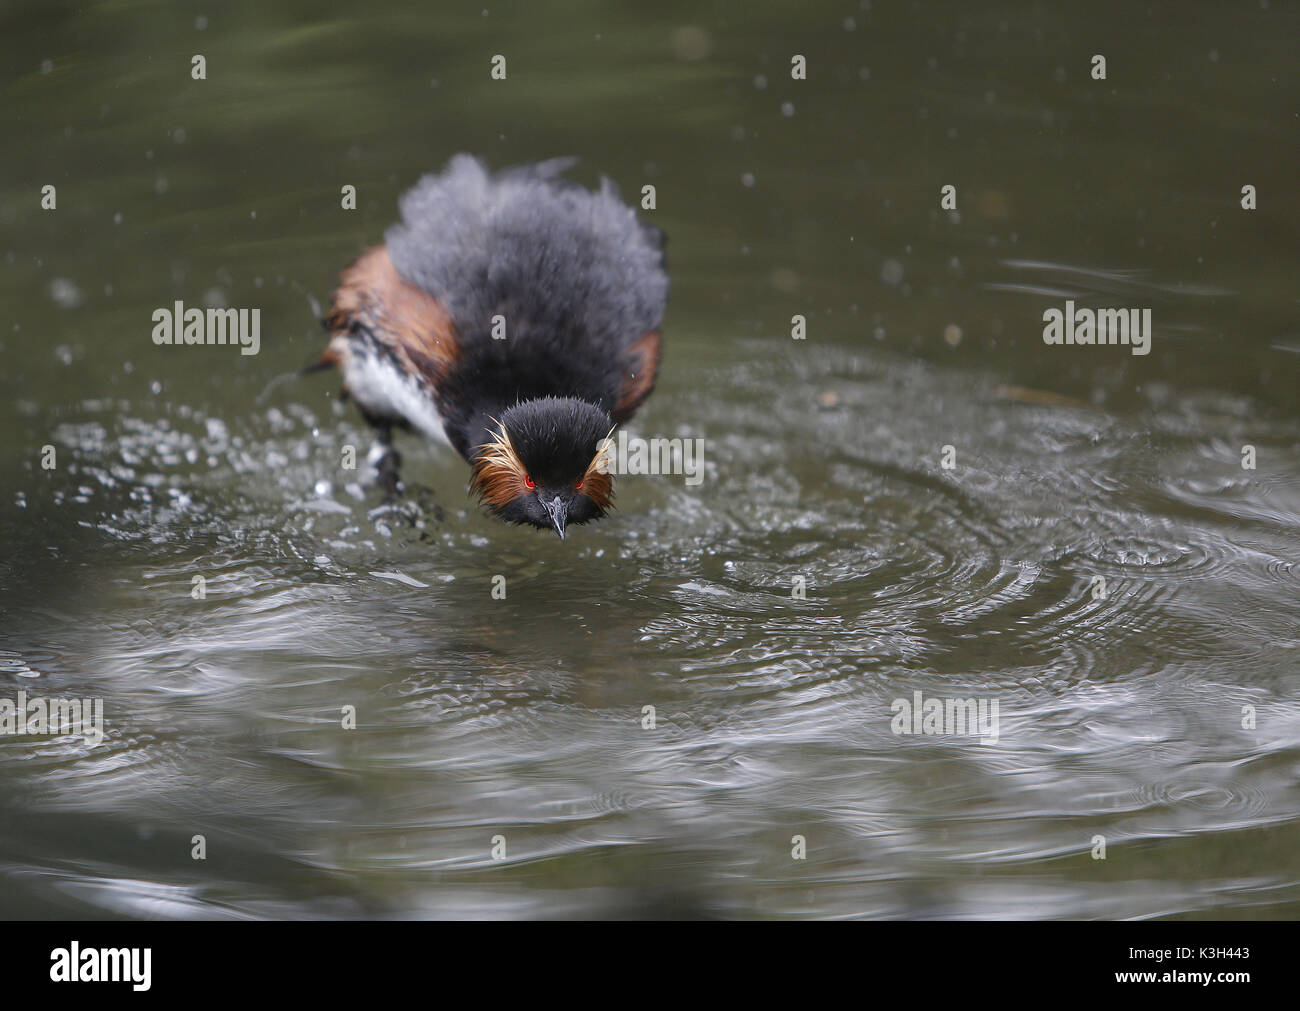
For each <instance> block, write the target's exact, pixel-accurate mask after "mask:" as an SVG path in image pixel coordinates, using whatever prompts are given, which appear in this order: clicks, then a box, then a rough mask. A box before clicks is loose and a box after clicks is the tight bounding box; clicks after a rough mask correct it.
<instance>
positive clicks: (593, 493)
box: [582, 428, 614, 512]
mask: <svg viewBox="0 0 1300 1011" xmlns="http://www.w3.org/2000/svg"><path fill="white" fill-rule="evenodd" d="M613 434H614V429H612V428H611V429H610V430H609V435H606V436H605V438H603V439H601V440H600V443H599V445H597V447H596V455H595V456H593V457H592V458H591V463H589V464H587V470H586V473H584V474H583V475H582V494H584V495H586V496H587V498H589V499H591V500H592V501H593V502H595V503H596V507H597V508H598V509H600V511H601V512H608V511H609V510H610V509H612V508H614V481H613V479H612V478H611V477H610V476H609V472H610V470H611V469H612V468H613V466H614V440H613V439H611V438H610V437H609V436H610V435H613Z"/></svg>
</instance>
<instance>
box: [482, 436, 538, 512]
mask: <svg viewBox="0 0 1300 1011" xmlns="http://www.w3.org/2000/svg"><path fill="white" fill-rule="evenodd" d="M492 420H493V421H496V418H493V419H492ZM475 449H479V450H481V451H482V452H480V453H479V455H478V456H476V457H475V458H474V464H473V467H472V469H471V476H470V482H469V490H470V494H476V495H478V497H479V501H480V502H482V503H483V504H484V505H487V506H491V507H492V508H493V509H503V508H505V506H506V505H508V504H509V503H510V502H511V501H513V500H514V499H516V498H518V497H519V496H520V495H525V494H527V492H528V485H527V484H525V482H524V478H525V477H526V476H527V475H526V472H525V470H524V465H523V463H522V461H520V459H519V454H517V453H516V452H515V447H514V446H513V445H511V443H510V436H509V435H508V434H507V433H506V427H505V425H503V424H501V422H499V421H497V430H496V432H495V433H494V434H493V436H492V439H491V441H490V442H485V443H484V444H483V445H481V446H476V447H475Z"/></svg>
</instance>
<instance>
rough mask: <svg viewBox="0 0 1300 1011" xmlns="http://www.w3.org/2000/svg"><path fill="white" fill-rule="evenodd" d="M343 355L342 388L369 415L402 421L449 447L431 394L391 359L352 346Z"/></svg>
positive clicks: (354, 345) (344, 350)
mask: <svg viewBox="0 0 1300 1011" xmlns="http://www.w3.org/2000/svg"><path fill="white" fill-rule="evenodd" d="M341 350H343V354H342V356H341V357H342V359H343V361H342V368H343V385H344V387H346V389H347V391H348V396H350V397H352V399H353V400H355V401H356V402H357V403H358V404H360V405H361V406H362V407H364V408H365V409H366V411H367V412H368V413H370V414H373V415H376V416H378V417H382V418H392V419H394V420H402V421H405V422H406V423H407V424H409V425H410V426H411V427H412V428H413V429H415V430H416V431H417V432H419V433H420V434H421V435H423V436H425V437H426V438H428V439H432V440H434V441H435V442H442V443H446V444H447V445H450V441H449V440H448V439H447V433H446V432H445V431H444V430H443V427H442V417H441V415H439V414H438V408H437V405H436V404H435V403H434V400H433V396H432V394H431V393H430V392H429V391H428V390H427V389H426V388H425V387H423V386H421V385H420V383H419V382H417V381H416V380H415V379H413V378H411V377H410V376H408V375H406V374H405V373H403V372H401V371H400V370H399V369H398V368H397V366H396V365H394V364H393V363H392V362H391V361H390V360H389V359H388V358H386V357H385V356H384V355H382V354H375V353H373V352H371V351H369V350H368V349H366V348H364V347H358V346H357V345H356V344H350V345H349V346H348V347H347V348H346V349H341Z"/></svg>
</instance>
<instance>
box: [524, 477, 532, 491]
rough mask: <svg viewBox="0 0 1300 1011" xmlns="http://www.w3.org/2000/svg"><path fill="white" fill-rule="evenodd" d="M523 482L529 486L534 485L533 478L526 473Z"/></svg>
mask: <svg viewBox="0 0 1300 1011" xmlns="http://www.w3.org/2000/svg"><path fill="white" fill-rule="evenodd" d="M524 484H526V485H527V486H528V487H529V488H532V487H534V485H533V479H532V478H531V477H529V476H528V475H527V474H525V475H524Z"/></svg>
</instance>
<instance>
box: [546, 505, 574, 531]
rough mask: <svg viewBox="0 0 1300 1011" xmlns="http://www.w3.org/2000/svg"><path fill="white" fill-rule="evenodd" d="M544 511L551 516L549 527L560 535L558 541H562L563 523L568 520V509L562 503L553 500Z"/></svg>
mask: <svg viewBox="0 0 1300 1011" xmlns="http://www.w3.org/2000/svg"><path fill="white" fill-rule="evenodd" d="M546 511H547V512H548V513H550V514H551V525H552V526H554V527H555V532H556V533H557V534H559V535H560V540H564V523H565V521H566V520H567V519H568V518H569V509H568V506H566V505H565V504H564V502H563V501H562V500H561V499H559V498H555V499H552V500H551V502H550V504H549V505H548V506H547V507H546Z"/></svg>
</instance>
